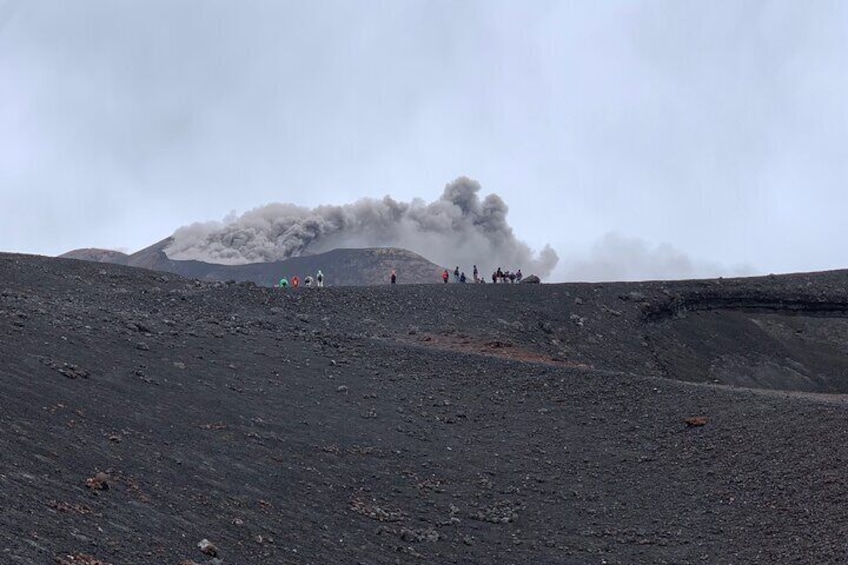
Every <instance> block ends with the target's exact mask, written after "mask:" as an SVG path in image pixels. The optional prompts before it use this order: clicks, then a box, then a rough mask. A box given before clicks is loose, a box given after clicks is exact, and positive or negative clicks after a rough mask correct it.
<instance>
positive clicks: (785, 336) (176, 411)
mask: <svg viewBox="0 0 848 565" xmlns="http://www.w3.org/2000/svg"><path fill="white" fill-rule="evenodd" d="M844 282H845V274H844V273H830V274H820V275H798V276H793V277H777V278H775V279H770V278H763V279H752V280H747V281H746V280H738V281H703V282H687V283H643V284H633V285H550V286H547V285H541V286H523V285H515V286H510V285H500V286H496V285H481V286H477V285H448V286H447V287H445V286H439V285H432V286H409V287H395V288H392V287H364V288H327V289H322V290H317V289H312V290H306V289H302V290H301V291H300V292H289V293H283V292H281V291H279V290H276V289H268V288H258V287H255V286H253V285H250V284H230V285H228V284H223V283H203V282H199V281H192V280H186V279H182V278H179V277H176V276H173V275H163V274H161V273H153V272H149V271H142V270H137V269H131V268H127V267H120V266H114V265H102V264H97V263H87V262H80V261H69V260H58V259H47V258H39V257H25V256H16V255H3V256H0V453H2V458H0V508H2V509H3V511H2V512H1V513H0V562H3V563H39V564H40V563H53V562H59V563H61V562H66V563H92V562H93V559H98V560H101V561H102V562H104V563H113V564H136V563H138V564H142V563H145V564H147V563H174V564H176V563H180V562H183V560H193V561H194V562H196V563H206V562H211V560H212V556H210V555H205V554H203V553H201V552H200V550H199V548H198V547H197V544H198V542H200V541H201V540H203V539H208V540H209V541H211V542H212V543H214V544H215V546H216V548H217V558H219V559H220V560H222V562H223V563H316V564H318V563H322V564H323V563H369V564H370V563H377V564H380V563H386V564H388V563H423V562H430V563H601V562H607V563H748V562H763V563H777V562H780V563H786V562H803V563H810V562H815V563H838V562H840V561H842V560H844V555H845V545H844V543H845V542H844V540H845V539H846V536H848V510H846V508H848V505H846V502H848V500H846V493H848V491H846V486H845V482H844V477H843V475H844V473H843V472H842V469H843V468H844V465H845V462H846V460H848V447H846V446H848V441H846V440H848V425H846V418H845V416H846V412H845V410H846V407H845V405H844V404H843V403H842V401H841V397H837V396H828V397H826V399H825V400H818V399H817V398H818V397H813V396H804V395H802V394H800V393H779V392H772V393H769V394H764V393H761V392H755V391H750V390H739V389H730V388H726V387H715V386H710V385H703V384H689V383H683V382H679V381H677V380H674V378H680V379H691V380H706V381H714V380H716V379H719V380H721V379H722V378H723V379H724V381H723V382H725V383H728V384H733V383H731V382H729V381H731V380H732V379H738V380H739V381H740V382H742V383H743V384H744V383H745V382H747V381H755V380H756V379H760V380H761V381H762V382H761V383H760V384H762V385H764V386H770V387H771V388H779V387H781V386H785V385H787V384H790V385H793V386H792V387H788V388H795V389H796V390H799V389H805V388H806V389H809V390H826V389H833V390H844V383H843V381H844V379H843V378H842V377H841V375H842V374H843V372H844V368H843V367H844V364H845V361H844V355H842V356H841V357H840V351H841V350H840V347H843V345H842V344H844V340H843V339H842V337H843V336H844V334H843V332H844V328H845V324H844V322H845V320H844V318H843V317H842V316H843V314H844V310H845V309H844V304H845V291H844V288H845V284H844ZM757 329H759V333H758V331H757ZM728 332H729V333H728ZM740 340H741V341H740ZM745 340H747V341H745ZM842 353H844V352H842ZM805 356H806V357H805ZM722 360H724V361H723V362H722ZM788 368H792V369H793V371H795V372H794V373H791V372H789V369H788ZM789 374H791V375H795V376H796V377H797V379H796V380H792V379H788V378H786V375H789ZM659 375H662V376H666V377H672V378H659V377H658V376H659ZM798 375H801V376H802V377H803V378H802V377H798ZM794 385H802V386H794ZM814 386H818V387H819V388H811V387H814ZM696 416H697V417H703V418H706V425H703V426H687V425H686V424H684V419H687V418H691V417H696ZM98 473H103V474H102V475H99V476H98ZM104 485H106V486H107V487H108V488H107V489H105V490H104V489H103V486H104ZM72 557H73V559H72ZM186 562H188V561H186Z"/></svg>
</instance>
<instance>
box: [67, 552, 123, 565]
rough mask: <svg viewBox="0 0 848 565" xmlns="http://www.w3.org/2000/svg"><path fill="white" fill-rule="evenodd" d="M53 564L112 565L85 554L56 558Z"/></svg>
mask: <svg viewBox="0 0 848 565" xmlns="http://www.w3.org/2000/svg"><path fill="white" fill-rule="evenodd" d="M55 562H56V565H112V564H111V563H107V562H106V561H101V560H100V559H95V558H94V557H92V556H91V555H88V554H85V553H74V554H73V555H65V556H62V557H57V558H56V559H55Z"/></svg>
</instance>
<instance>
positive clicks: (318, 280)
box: [280, 269, 324, 288]
mask: <svg viewBox="0 0 848 565" xmlns="http://www.w3.org/2000/svg"><path fill="white" fill-rule="evenodd" d="M313 282H314V283H315V286H317V287H322V286H324V273H323V272H321V269H318V273H316V275H315V278H314V279H313V278H312V276H311V275H306V278H304V279H303V286H305V287H307V288H308V287H311V286H312V283H313ZM291 286H292V288H297V287H299V286H300V278H298V276H297V275H295V276H293V277H292V279H291ZM288 287H289V279H287V278H286V277H283V278H281V279H280V288H288Z"/></svg>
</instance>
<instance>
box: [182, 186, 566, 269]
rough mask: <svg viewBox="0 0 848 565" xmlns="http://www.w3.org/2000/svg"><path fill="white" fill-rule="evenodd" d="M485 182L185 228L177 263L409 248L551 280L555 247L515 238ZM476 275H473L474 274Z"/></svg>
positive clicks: (287, 208) (437, 258)
mask: <svg viewBox="0 0 848 565" xmlns="http://www.w3.org/2000/svg"><path fill="white" fill-rule="evenodd" d="M479 191H480V184H479V183H477V182H476V181H474V180H471V179H468V178H466V177H460V178H458V179H456V180H455V181H453V182H451V183H449V184H448V185H447V186H446V187H445V191H444V193H443V194H442V196H441V198H439V199H438V200H436V201H435V202H431V203H429V204H428V203H425V202H424V201H422V200H417V199H416V200H413V201H412V202H410V203H406V202H398V201H396V200H393V199H392V198H390V197H389V196H386V197H385V198H383V199H382V200H373V199H363V200H359V201H358V202H355V203H353V204H345V205H342V206H318V207H317V208H314V209H309V208H303V207H300V206H294V205H292V204H269V205H267V206H262V207H260V208H256V209H254V210H251V211H249V212H246V213H245V214H243V215H241V216H239V217H235V218H228V219H226V220H225V221H224V222H209V223H202V224H192V225H190V226H186V227H183V228H180V229H178V230H177V231H176V232H175V233H174V236H173V239H174V241H173V243H172V244H171V245H170V246H169V247H168V249H167V250H166V251H167V254H168V257H170V258H171V259H177V260H189V259H194V260H198V261H206V262H210V263H222V264H227V265H239V264H245V263H259V262H268V261H279V260H282V259H288V258H290V257H298V256H300V255H304V254H313V253H321V252H324V251H329V250H331V249H335V248H341V247H402V248H405V249H409V250H410V251H414V252H416V253H418V254H420V255H422V256H424V257H426V258H427V259H429V260H431V261H434V262H436V263H438V264H440V265H444V266H452V265H462V267H461V268H463V269H468V270H469V271H470V266H471V265H480V266H481V267H482V268H481V272H482V273H486V270H485V269H494V268H495V267H497V266H501V267H503V268H504V269H509V270H515V269H522V270H523V272H524V273H525V274H529V273H536V274H538V275H539V276H542V277H546V276H548V275H549V274H550V272H551V271H552V270H553V268H554V267H555V266H556V264H557V261H558V260H559V258H558V256H557V254H556V252H555V251H554V250H553V249H552V248H551V247H550V246H548V245H546V246H545V247H544V249H542V250H541V252H539V253H538V254H534V252H533V251H532V250H531V249H530V248H529V247H528V246H527V244H525V243H523V242H521V241H519V240H518V239H516V237H515V235H514V234H513V231H512V228H511V227H510V226H509V223H508V222H507V220H506V214H507V210H508V208H507V205H506V203H504V201H503V200H502V199H501V198H500V197H499V196H497V195H495V194H489V195H487V196H486V197H485V198H484V199H483V200H480V198H479V196H478V194H477V193H478V192H479ZM468 274H469V276H470V272H469V273H468Z"/></svg>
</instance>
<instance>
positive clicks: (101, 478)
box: [85, 471, 109, 490]
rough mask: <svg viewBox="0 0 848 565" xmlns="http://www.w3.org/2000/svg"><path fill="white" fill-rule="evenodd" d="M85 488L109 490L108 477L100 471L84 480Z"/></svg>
mask: <svg viewBox="0 0 848 565" xmlns="http://www.w3.org/2000/svg"><path fill="white" fill-rule="evenodd" d="M85 486H87V487H88V488H90V489H91V490H109V475H108V474H106V473H104V472H103V471H100V472H99V473H97V474H96V475H94V476H93V477H89V478H87V479H86V480H85Z"/></svg>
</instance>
